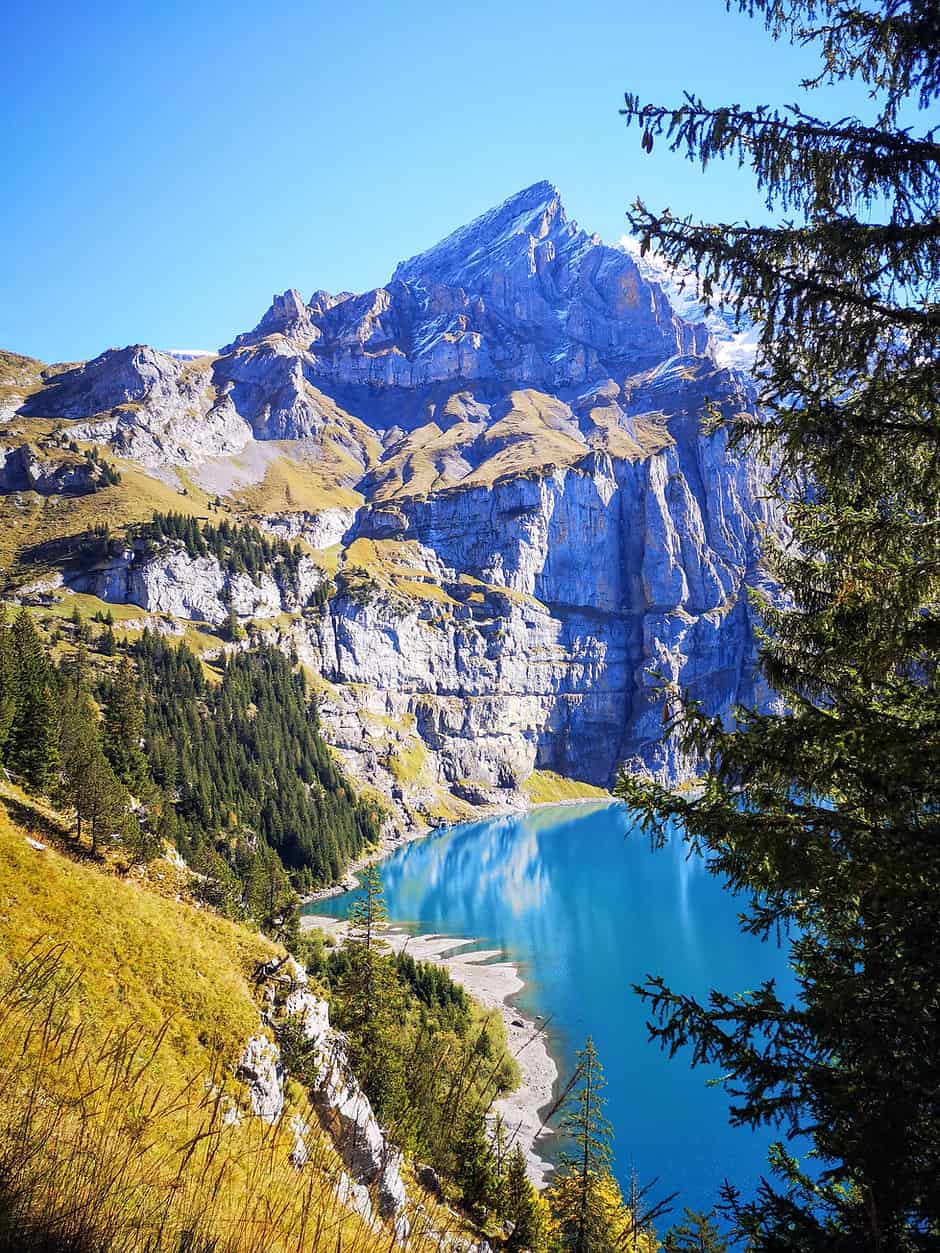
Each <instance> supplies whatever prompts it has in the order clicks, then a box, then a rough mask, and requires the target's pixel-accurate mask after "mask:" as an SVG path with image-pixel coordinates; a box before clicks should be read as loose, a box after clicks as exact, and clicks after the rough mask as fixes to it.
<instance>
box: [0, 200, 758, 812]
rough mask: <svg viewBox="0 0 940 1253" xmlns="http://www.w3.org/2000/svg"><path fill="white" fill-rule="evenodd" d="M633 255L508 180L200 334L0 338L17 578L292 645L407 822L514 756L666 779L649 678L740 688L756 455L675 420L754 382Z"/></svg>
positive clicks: (339, 740)
mask: <svg viewBox="0 0 940 1253" xmlns="http://www.w3.org/2000/svg"><path fill="white" fill-rule="evenodd" d="M658 274H659V271H658V270H657V269H656V267H655V266H651V265H649V264H647V263H645V262H644V261H643V260H642V259H641V258H639V257H638V256H636V255H634V252H633V251H631V250H630V249H628V248H624V247H612V246H608V245H606V244H604V243H603V242H602V241H601V240H600V239H599V238H598V237H597V236H595V235H590V234H588V233H587V232H585V231H583V230H582V229H581V228H580V227H579V226H578V225H577V223H575V222H574V221H572V220H570V219H569V218H568V216H567V215H566V213H565V210H564V207H563V205H562V202H561V198H560V196H559V194H558V192H557V191H556V189H555V188H554V187H553V186H551V185H550V184H549V183H538V184H536V185H534V186H532V187H529V188H527V189H526V190H524V191H521V192H519V193H518V194H517V195H514V196H512V197H511V198H510V199H508V200H507V201H505V202H504V203H503V204H501V205H499V206H498V207H497V208H494V209H492V210H491V211H489V212H488V213H485V214H484V215H483V216H481V217H479V218H477V219H476V220H475V221H473V222H471V223H470V224H469V225H468V226H464V227H462V228H460V229H459V230H456V231H455V232H454V233H453V234H452V235H450V236H448V238H446V239H444V240H443V241H441V242H440V243H438V244H437V245H436V246H434V247H432V248H430V249H429V250H428V251H427V252H425V253H422V254H420V255H419V256H415V257H412V258H410V259H409V260H406V261H403V262H401V263H400V264H399V265H398V266H397V267H396V268H395V270H394V272H393V274H392V277H391V279H390V280H389V282H388V283H387V285H386V286H384V287H380V288H377V289H376V290H374V291H368V292H364V293H361V294H358V295H353V294H350V293H348V292H341V293H339V294H330V293H327V292H324V291H315V292H314V293H313V295H312V296H311V297H310V298H309V300H308V299H305V298H304V297H303V296H302V295H301V294H300V293H299V292H297V291H295V290H291V291H287V292H285V293H284V294H283V295H279V296H276V297H275V298H274V300H273V302H272V304H271V307H270V308H269V309H268V310H267V312H265V313H264V315H263V317H262V318H261V320H260V321H259V323H258V325H257V326H256V327H255V328H254V329H253V330H250V331H246V332H245V333H243V334H239V335H237V336H236V337H235V339H234V340H233V341H232V342H231V343H230V344H228V345H226V346H225V347H224V348H222V349H221V350H220V351H219V352H218V353H217V354H214V355H206V356H196V357H191V356H189V355H184V354H179V355H177V356H174V355H173V354H172V353H169V352H164V351H159V350H157V349H155V348H153V347H148V346H144V345H139V344H138V345H131V346H129V347H124V348H110V349H108V350H107V351H105V352H103V353H102V354H101V355H100V356H98V357H96V358H95V359H94V360H91V361H87V362H82V363H78V364H57V365H52V366H46V365H43V364H42V363H40V362H38V361H34V360H32V359H30V358H25V357H19V356H15V355H13V354H2V355H0V491H2V493H3V495H2V496H0V508H2V523H3V526H2V532H3V538H2V540H0V548H2V552H0V556H2V558H3V559H4V561H5V564H7V565H8V567H9V570H10V579H11V583H12V585H13V587H14V590H15V593H16V595H17V597H18V599H19V600H20V601H22V602H23V603H25V604H27V605H30V604H31V605H34V606H37V607H42V606H45V607H47V608H49V607H51V608H56V607H59V606H62V607H65V608H66V611H67V610H68V609H69V608H70V607H71V604H72V602H73V598H76V597H77V598H79V600H80V602H81V603H82V604H86V605H88V606H93V605H95V604H97V605H98V608H99V609H103V608H106V606H105V605H102V604H100V602H107V605H110V606H112V607H117V606H126V607H127V608H123V609H120V610H118V611H117V618H116V622H115V629H117V630H118V631H119V632H122V633H123V634H124V635H125V636H132V635H134V634H135V633H139V632H141V631H142V630H143V628H144V627H145V626H149V627H150V629H151V630H156V631H159V632H162V633H164V634H171V635H186V637H187V639H188V641H189V642H190V643H191V644H192V645H194V646H196V647H197V648H198V649H201V650H202V651H204V652H206V653H210V652H211V651H213V650H215V651H218V650H219V649H221V648H223V647H228V648H231V647H240V646H242V643H243V642H251V641H255V642H258V641H260V640H263V641H265V642H267V643H269V644H275V645H277V646H278V647H280V648H282V649H284V650H285V651H287V652H288V653H290V654H291V655H296V657H297V658H298V659H299V661H300V662H301V663H303V665H304V666H305V668H306V669H307V671H308V673H309V674H310V675H311V676H312V678H313V682H314V685H315V689H316V692H317V696H318V702H319V714H320V720H321V724H322V732H323V734H324V736H325V738H326V739H327V741H328V743H329V744H330V745H331V747H332V748H333V749H334V750H335V751H336V753H337V754H338V756H339V757H340V758H341V760H342V763H343V765H344V766H345V768H346V770H347V771H348V772H349V774H350V775H351V776H352V777H353V778H354V779H358V780H359V781H360V782H363V783H368V785H369V786H370V787H371V788H374V789H376V790H377V791H378V792H379V793H380V794H382V796H383V797H385V798H386V799H387V800H388V801H390V802H391V803H392V806H393V808H394V809H395V810H396V812H397V815H398V818H399V821H400V823H401V824H403V825H406V826H409V825H411V826H413V825H424V824H426V823H433V822H437V821H442V820H448V819H456V818H460V817H464V816H469V814H471V813H472V812H473V807H474V806H478V805H481V804H494V803H495V804H506V803H508V804H516V803H519V802H520V800H521V799H522V798H523V794H524V793H525V792H526V790H527V788H528V790H529V792H530V794H532V795H538V785H539V781H540V779H542V776H540V775H538V774H535V775H533V772H540V771H545V772H554V773H556V774H558V775H562V776H566V777H567V778H570V779H577V780H582V781H584V782H586V783H590V784H594V785H601V786H606V785H607V784H608V783H609V782H610V781H611V780H612V778H613V774H614V771H615V769H616V768H617V766H618V765H620V764H621V763H626V765H627V767H628V769H634V770H639V771H647V772H652V773H653V774H655V775H656V776H658V777H659V778H661V779H664V780H672V781H676V780H680V779H682V778H683V777H685V776H686V775H688V773H689V772H690V769H691V766H692V763H690V762H688V761H685V760H683V759H682V757H681V755H680V754H679V753H678V751H677V749H676V748H675V747H674V746H672V745H671V744H670V743H669V742H668V741H667V742H666V743H665V744H663V743H661V742H660V736H661V734H662V726H663V698H662V693H661V690H660V686H659V685H660V684H661V682H662V680H663V679H666V680H668V681H670V682H672V683H673V684H676V685H679V686H681V687H682V688H684V689H686V690H688V691H689V692H690V693H691V695H692V696H693V697H695V698H697V699H698V700H699V701H701V702H702V703H703V704H704V706H705V708H706V709H707V710H708V711H710V712H712V713H715V714H722V713H725V712H726V711H728V710H730V709H731V707H732V706H733V705H735V704H738V703H741V704H745V705H751V706H753V705H757V706H761V705H766V703H767V701H768V700H769V699H770V696H769V693H768V692H766V691H765V690H764V689H763V688H762V686H761V680H760V679H759V676H758V675H757V673H756V669H755V656H756V647H755V639H754V633H753V624H752V616H751V610H750V608H749V605H748V599H747V589H748V588H749V587H751V586H756V585H759V584H761V583H762V582H763V581H764V580H765V579H766V575H765V574H764V572H763V571H762V568H761V565H760V549H761V539H762V534H763V533H764V531H765V530H766V528H768V527H772V526H776V525H777V521H776V519H775V517H774V516H773V514H772V512H771V508H772V507H771V505H769V504H768V503H767V500H766V499H765V498H766V496H767V490H766V474H767V472H766V470H764V469H763V468H761V467H760V466H759V465H758V464H757V463H756V462H755V461H753V460H751V459H749V458H747V457H746V456H744V455H742V454H739V453H737V452H735V451H733V450H731V449H730V448H729V446H728V442H727V438H726V436H725V435H724V434H723V433H721V432H718V433H716V434H705V433H703V426H702V422H703V418H704V416H705V413H706V408H707V407H708V406H709V405H711V406H715V407H717V409H719V410H721V411H723V412H724V413H726V414H734V413H740V412H753V411H754V405H755V400H754V390H753V387H752V385H751V383H750V381H749V379H748V377H747V374H746V373H745V372H742V371H741V370H740V369H737V368H733V366H732V364H731V362H732V361H737V359H738V358H737V357H735V356H734V355H733V354H729V353H728V351H727V348H728V335H727V334H726V335H725V336H724V337H722V335H721V334H720V333H716V322H715V319H714V318H713V317H712V316H711V315H709V314H707V313H706V311H704V310H702V309H700V308H699V307H698V306H696V305H695V304H694V303H693V302H691V301H689V300H687V299H686V300H683V299H682V296H681V287H679V286H677V285H676V284H675V283H674V282H668V281H665V278H664V280H663V282H658V281H657V275H658ZM154 515H158V521H157V523H154V521H153V519H154ZM177 515H179V516H177ZM160 519H162V521H160ZM182 519H195V520H196V522H197V523H198V524H199V525H198V526H196V525H194V526H193V527H191V528H189V526H188V523H186V524H185V525H184V524H183V522H182ZM248 523H250V524H251V526H252V527H253V528H258V530H259V532H260V533H261V534H264V535H266V536H267V537H268V539H270V540H271V541H272V543H274V541H277V543H274V547H271V546H270V545H269V547H268V550H267V552H268V556H267V557H265V558H263V559H251V557H250V554H251V552H252V551H255V552H258V551H261V550H260V549H257V546H256V547H255V549H252V546H251V544H249V543H248V542H247V541H244V540H243V541H239V539H238V536H239V534H240V527H241V525H242V524H248ZM200 527H202V529H203V531H204V532H205V535H206V536H208V537H209V538H208V540H204V539H203V538H202V531H201V530H200ZM252 533H254V532H252ZM246 554H247V556H246ZM272 554H274V555H273V556H272ZM89 598H96V599H95V600H91V599H89ZM533 780H534V782H533Z"/></svg>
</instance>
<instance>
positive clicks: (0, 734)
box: [0, 601, 19, 762]
mask: <svg viewBox="0 0 940 1253" xmlns="http://www.w3.org/2000/svg"><path fill="white" fill-rule="evenodd" d="M18 691H19V684H18V682H17V665H16V654H15V651H14V647H13V635H12V632H11V630H10V621H9V615H8V614H7V607H6V605H5V604H4V603H3V602H2V601H0V762H2V761H5V760H6V752H7V745H8V742H9V739H10V732H11V730H12V727H13V719H14V718H15V717H16V704H17V694H18Z"/></svg>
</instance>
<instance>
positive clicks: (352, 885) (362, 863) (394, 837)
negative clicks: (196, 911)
mask: <svg viewBox="0 0 940 1253" xmlns="http://www.w3.org/2000/svg"><path fill="white" fill-rule="evenodd" d="M620 803H621V802H620V801H619V800H618V798H617V797H616V796H613V795H611V796H610V797H603V796H572V797H568V798H566V799H565V800H560V801H537V802H536V803H535V804H529V805H518V806H511V805H507V806H506V807H505V808H497V807H495V806H494V807H489V806H485V805H481V806H480V813H479V815H478V816H475V817H473V818H468V819H467V820H466V821H465V822H442V823H441V824H440V826H436V827H424V828H422V829H420V830H416V831H400V830H396V831H395V832H394V834H390V835H382V836H380V838H379V842H378V844H376V845H373V847H372V848H370V849H367V850H366V851H365V852H364V853H360V854H359V856H358V857H355V858H353V860H352V861H351V862H350V863H349V865H348V866H347V867H346V868H345V870H344V871H343V877H342V879H340V880H339V881H338V882H337V883H331V884H330V886H329V887H328V888H317V889H316V891H314V892H310V893H309V895H307V896H302V897H301V898H300V904H301V908H303V906H305V905H315V904H316V903H317V901H326V900H329V899H330V897H332V896H342V895H343V893H344V892H355V890H356V888H357V887H358V886H359V880H358V878H357V876H358V874H359V873H360V871H362V870H365V869H366V867H368V866H374V865H375V863H376V862H379V861H384V860H385V858H386V857H390V856H391V854H392V853H394V852H395V851H396V850H397V849H399V848H404V847H405V845H406V844H414V843H415V842H416V841H417V840H425V839H427V838H428V836H430V835H437V834H438V832H440V831H449V830H451V829H452V828H453V827H463V826H472V825H473V824H474V823H476V822H488V821H489V820H490V819H492V818H506V817H509V815H510V814H528V813H534V812H535V811H536V810H537V809H561V808H569V807H570V806H572V805H618V804H620Z"/></svg>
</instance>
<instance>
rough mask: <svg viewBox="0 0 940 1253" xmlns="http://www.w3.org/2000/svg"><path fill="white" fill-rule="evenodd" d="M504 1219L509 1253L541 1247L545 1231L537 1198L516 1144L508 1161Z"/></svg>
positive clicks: (519, 1148) (523, 1155) (522, 1155)
mask: <svg viewBox="0 0 940 1253" xmlns="http://www.w3.org/2000/svg"><path fill="white" fill-rule="evenodd" d="M506 1218H507V1219H508V1220H509V1222H511V1223H512V1234H511V1235H510V1237H509V1239H508V1240H507V1242H506V1247H507V1249H509V1250H511V1253H518V1251H520V1250H522V1249H530V1250H537V1249H540V1248H541V1247H542V1244H543V1241H544V1237H545V1232H544V1223H543V1220H542V1213H541V1210H540V1208H539V1204H538V1197H537V1194H536V1191H535V1188H533V1186H532V1184H531V1183H530V1182H529V1178H528V1175H527V1174H526V1166H525V1154H524V1153H523V1151H522V1148H521V1146H520V1145H518V1144H517V1145H516V1147H515V1149H514V1150H513V1152H512V1154H511V1155H510V1158H509V1168H508V1170H507V1173H506Z"/></svg>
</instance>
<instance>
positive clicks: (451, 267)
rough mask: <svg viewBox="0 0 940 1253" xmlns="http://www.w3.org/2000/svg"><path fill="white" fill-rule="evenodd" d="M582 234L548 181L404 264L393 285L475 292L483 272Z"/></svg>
mask: <svg viewBox="0 0 940 1253" xmlns="http://www.w3.org/2000/svg"><path fill="white" fill-rule="evenodd" d="M576 232H577V226H576V224H575V223H573V222H569V220H568V216H567V214H566V213H565V209H564V205H563V204H562V202H561V196H560V194H559V192H558V189H557V188H556V187H555V186H554V184H553V183H550V182H548V181H547V180H542V181H541V182H538V183H533V184H532V185H531V186H530V187H525V188H523V190H522V191H517V192H516V193H515V194H514V195H512V196H510V197H509V198H508V199H507V200H504V201H503V202H502V203H501V204H498V205H496V207H495V208H493V209H488V210H487V212H486V213H482V214H480V216H479V217H477V218H474V220H473V221H472V222H470V223H468V224H467V225H466V226H461V227H459V228H458V229H457V230H455V231H453V232H452V233H451V234H450V235H448V236H446V238H444V239H442V240H441V242H440V243H438V244H435V245H434V247H433V248H429V249H428V250H427V252H422V253H418V255H417V256H414V257H411V258H410V259H409V260H407V261H402V262H401V263H400V264H399V265H398V266H397V268H396V270H395V273H394V274H393V275H392V280H393V281H394V280H395V279H398V280H400V281H401V282H405V283H415V282H419V281H420V280H422V279H426V280H427V279H430V280H431V281H432V282H436V283H443V284H446V285H448V286H457V287H469V288H472V287H473V281H474V279H475V278H477V277H479V275H480V274H481V273H482V272H484V271H486V270H489V269H491V268H492V267H493V265H494V264H503V265H504V264H506V263H507V262H508V261H509V259H510V258H511V257H512V256H513V255H515V254H516V253H518V252H519V251H520V249H521V248H522V249H528V247H529V241H530V239H534V240H536V241H540V240H543V239H546V238H548V237H549V236H555V235H559V234H562V233H563V234H565V235H571V234H574V233H576Z"/></svg>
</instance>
